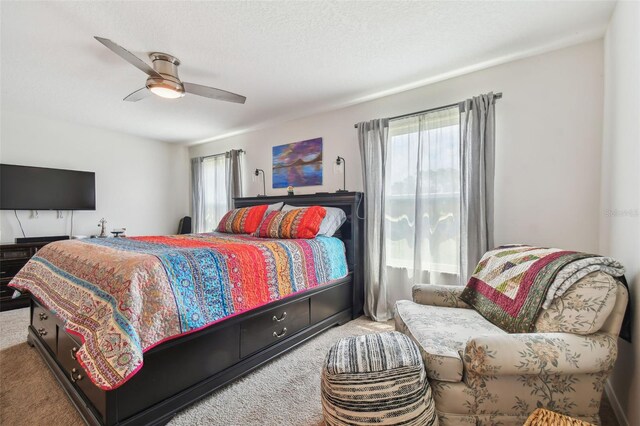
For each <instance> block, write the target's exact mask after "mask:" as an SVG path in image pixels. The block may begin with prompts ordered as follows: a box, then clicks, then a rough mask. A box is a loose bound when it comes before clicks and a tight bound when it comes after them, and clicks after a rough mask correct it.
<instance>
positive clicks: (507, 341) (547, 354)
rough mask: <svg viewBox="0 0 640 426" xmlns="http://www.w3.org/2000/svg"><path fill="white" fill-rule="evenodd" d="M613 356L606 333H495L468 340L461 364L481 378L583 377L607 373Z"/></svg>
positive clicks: (611, 342) (613, 347)
mask: <svg viewBox="0 0 640 426" xmlns="http://www.w3.org/2000/svg"><path fill="white" fill-rule="evenodd" d="M617 356H618V342H617V341H616V338H615V337H612V336H610V335H608V334H606V333H596V334H591V335H586V336H581V335H578V334H571V333H525V334H499V335H486V336H478V337H474V338H471V339H469V340H468V341H467V346H466V347H465V350H464V356H463V362H464V367H465V370H466V371H469V372H473V373H475V374H479V375H482V376H507V375H517V376H522V375H538V374H574V373H578V374H585V373H599V372H605V371H609V370H611V369H612V368H613V365H614V364H615V361H616V357H617Z"/></svg>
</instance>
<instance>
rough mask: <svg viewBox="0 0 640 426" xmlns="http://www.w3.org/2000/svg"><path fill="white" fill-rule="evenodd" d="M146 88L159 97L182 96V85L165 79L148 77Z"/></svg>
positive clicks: (175, 97) (174, 97)
mask: <svg viewBox="0 0 640 426" xmlns="http://www.w3.org/2000/svg"><path fill="white" fill-rule="evenodd" d="M147 89H149V90H150V91H151V93H153V94H154V95H157V96H160V97H161V98H167V99H177V98H181V97H183V96H184V87H182V85H181V84H178V83H174V82H172V81H167V80H158V79H153V78H150V79H149V80H147Z"/></svg>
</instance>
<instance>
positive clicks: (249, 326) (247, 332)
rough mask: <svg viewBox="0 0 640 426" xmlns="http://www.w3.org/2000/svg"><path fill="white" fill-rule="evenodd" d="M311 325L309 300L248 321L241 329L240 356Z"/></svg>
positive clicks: (274, 310)
mask: <svg viewBox="0 0 640 426" xmlns="http://www.w3.org/2000/svg"><path fill="white" fill-rule="evenodd" d="M308 325H309V299H304V300H299V301H296V302H291V303H287V304H285V305H281V306H278V307H277V308H273V309H270V310H268V311H266V312H265V313H263V314H260V315H258V316H256V317H255V318H252V319H249V320H246V321H244V322H243V323H242V326H241V328H240V356H241V357H243V358H244V357H245V356H247V355H251V354H252V353H254V352H256V351H259V350H260V349H262V348H265V347H267V346H269V345H272V344H274V343H277V342H279V341H280V340H282V339H284V338H286V337H289V336H291V335H292V334H295V333H297V332H298V331H300V330H302V329H303V328H305V327H307V326H308Z"/></svg>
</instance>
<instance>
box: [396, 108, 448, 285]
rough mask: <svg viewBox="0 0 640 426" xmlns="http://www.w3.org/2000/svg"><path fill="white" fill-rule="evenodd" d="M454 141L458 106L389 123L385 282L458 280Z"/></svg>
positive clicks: (407, 282)
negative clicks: (386, 277)
mask: <svg viewBox="0 0 640 426" xmlns="http://www.w3.org/2000/svg"><path fill="white" fill-rule="evenodd" d="M459 140H460V113H459V109H458V107H457V106H456V107H451V108H447V109H442V110H438V111H434V112H429V113H425V114H421V115H416V116H411V117H407V118H403V119H398V120H393V121H391V122H390V124H389V145H388V150H389V151H388V153H387V166H386V171H385V172H386V178H385V193H386V196H385V203H386V204H385V221H386V223H385V225H386V227H385V238H386V262H387V275H388V278H389V283H390V287H394V285H395V284H394V283H398V281H405V284H406V285H404V286H402V285H401V287H402V288H403V290H401V291H402V292H403V293H404V292H406V289H407V288H410V285H412V284H415V283H442V284H456V283H457V279H458V278H457V276H458V273H459V266H458V262H459V256H460V176H459V175H460V152H459V151H460V147H459ZM398 284H402V282H400V283H398ZM399 291H400V290H399Z"/></svg>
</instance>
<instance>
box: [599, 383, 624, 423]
mask: <svg viewBox="0 0 640 426" xmlns="http://www.w3.org/2000/svg"><path fill="white" fill-rule="evenodd" d="M604 391H605V393H606V394H607V398H609V402H610V403H611V408H613V413H614V414H615V415H616V418H617V419H618V423H620V426H629V421H628V420H627V415H626V413H625V412H624V410H623V409H622V406H621V405H620V401H618V397H617V396H616V394H615V392H614V391H613V388H612V387H611V383H609V380H607V381H606V382H605V385H604Z"/></svg>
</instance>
